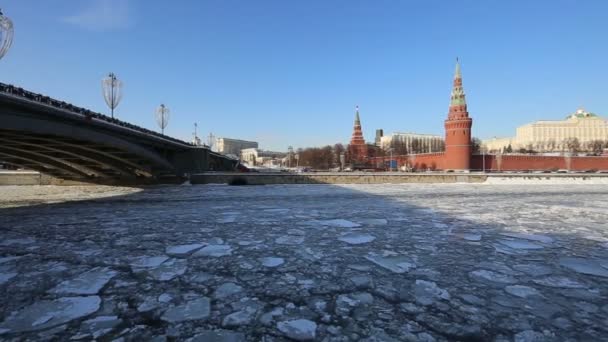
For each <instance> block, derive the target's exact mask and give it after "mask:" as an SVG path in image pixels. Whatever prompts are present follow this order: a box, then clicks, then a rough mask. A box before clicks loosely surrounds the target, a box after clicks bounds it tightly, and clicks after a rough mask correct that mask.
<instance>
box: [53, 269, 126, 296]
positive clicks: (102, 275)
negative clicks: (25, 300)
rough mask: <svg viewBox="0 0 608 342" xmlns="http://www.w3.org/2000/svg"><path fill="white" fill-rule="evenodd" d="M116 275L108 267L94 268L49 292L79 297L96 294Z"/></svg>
mask: <svg viewBox="0 0 608 342" xmlns="http://www.w3.org/2000/svg"><path fill="white" fill-rule="evenodd" d="M116 274H118V273H117V272H116V271H113V270H112V269H110V268H108V267H96V268H93V269H91V270H89V271H86V272H84V273H81V274H79V275H78V276H76V277H75V278H72V279H69V280H65V281H63V282H61V283H59V285H57V286H55V287H54V288H53V289H51V290H49V292H50V293H58V294H79V295H87V294H88V295H91V294H97V292H99V290H101V289H102V288H103V287H104V286H105V285H106V284H107V283H108V282H109V281H110V279H112V278H114V276H116Z"/></svg>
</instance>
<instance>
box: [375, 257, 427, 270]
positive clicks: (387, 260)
mask: <svg viewBox="0 0 608 342" xmlns="http://www.w3.org/2000/svg"><path fill="white" fill-rule="evenodd" d="M365 259H367V260H369V261H371V262H373V263H374V264H376V265H378V266H380V267H383V268H386V269H387V270H389V271H391V272H395V273H405V272H409V270H410V269H412V268H415V267H416V264H414V263H413V262H412V261H411V259H410V258H408V257H406V256H388V257H387V256H380V255H368V256H366V257H365Z"/></svg>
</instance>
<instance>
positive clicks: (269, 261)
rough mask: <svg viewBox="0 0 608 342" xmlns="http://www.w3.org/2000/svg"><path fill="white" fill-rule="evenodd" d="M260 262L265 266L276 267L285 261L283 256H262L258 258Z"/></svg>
mask: <svg viewBox="0 0 608 342" xmlns="http://www.w3.org/2000/svg"><path fill="white" fill-rule="evenodd" d="M260 262H261V263H262V265H263V266H265V267H277V266H280V265H282V264H283V263H284V262H285V260H284V259H283V258H277V257H264V258H261V259H260Z"/></svg>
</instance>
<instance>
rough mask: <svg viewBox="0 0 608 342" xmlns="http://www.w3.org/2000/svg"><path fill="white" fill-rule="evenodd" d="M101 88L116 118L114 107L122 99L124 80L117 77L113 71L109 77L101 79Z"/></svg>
mask: <svg viewBox="0 0 608 342" xmlns="http://www.w3.org/2000/svg"><path fill="white" fill-rule="evenodd" d="M101 90H102V92H103V99H104V100H105V101H106V104H107V105H108V107H110V111H111V114H112V119H114V109H115V108H116V107H117V106H118V104H119V103H120V100H121V99H122V81H121V80H119V79H118V78H116V75H115V74H114V73H113V72H111V73H109V74H108V76H107V77H105V78H104V79H102V80H101Z"/></svg>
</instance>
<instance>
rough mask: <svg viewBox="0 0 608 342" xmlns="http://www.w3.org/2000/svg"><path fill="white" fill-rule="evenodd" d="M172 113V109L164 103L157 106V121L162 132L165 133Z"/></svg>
mask: <svg viewBox="0 0 608 342" xmlns="http://www.w3.org/2000/svg"><path fill="white" fill-rule="evenodd" d="M170 114H171V111H170V110H169V108H167V106H165V105H164V104H161V105H160V106H159V107H158V108H156V123H157V124H158V127H160V130H161V134H165V127H167V124H169V115H170Z"/></svg>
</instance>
